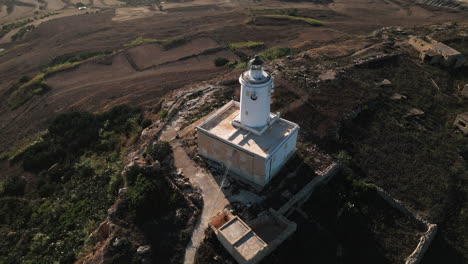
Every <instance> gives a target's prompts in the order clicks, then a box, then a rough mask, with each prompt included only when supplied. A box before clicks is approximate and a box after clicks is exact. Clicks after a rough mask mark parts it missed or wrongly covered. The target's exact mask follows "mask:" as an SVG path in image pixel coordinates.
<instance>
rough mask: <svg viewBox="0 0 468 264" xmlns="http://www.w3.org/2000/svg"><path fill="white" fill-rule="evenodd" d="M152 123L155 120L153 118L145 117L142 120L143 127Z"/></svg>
mask: <svg viewBox="0 0 468 264" xmlns="http://www.w3.org/2000/svg"><path fill="white" fill-rule="evenodd" d="M152 123H153V121H151V119H148V118H145V119H143V121H142V122H141V127H142V128H143V129H145V128H147V127H149V126H151V124H152Z"/></svg>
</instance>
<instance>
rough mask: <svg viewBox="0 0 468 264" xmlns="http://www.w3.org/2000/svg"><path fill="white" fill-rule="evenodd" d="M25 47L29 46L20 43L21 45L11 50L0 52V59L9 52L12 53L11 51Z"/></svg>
mask: <svg viewBox="0 0 468 264" xmlns="http://www.w3.org/2000/svg"><path fill="white" fill-rule="evenodd" d="M27 45H29V44H28V43H22V44H18V45H15V46H13V47H12V48H9V49H6V50H4V51H0V57H1V56H3V55H5V54H7V53H9V52H11V51H13V50H15V49H18V48H21V47H24V46H27Z"/></svg>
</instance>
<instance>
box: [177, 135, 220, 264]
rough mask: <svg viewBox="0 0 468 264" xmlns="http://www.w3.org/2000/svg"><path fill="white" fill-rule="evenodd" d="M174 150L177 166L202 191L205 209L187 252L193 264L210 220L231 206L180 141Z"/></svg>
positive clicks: (217, 186) (186, 257)
mask: <svg viewBox="0 0 468 264" xmlns="http://www.w3.org/2000/svg"><path fill="white" fill-rule="evenodd" d="M171 146H172V149H173V150H174V160H175V166H176V167H177V168H178V169H181V170H182V172H183V173H184V175H185V176H186V177H188V178H189V180H190V183H191V184H192V185H194V186H196V187H198V188H199V189H200V190H201V191H202V196H203V203H204V204H203V209H202V213H201V216H200V218H199V219H198V221H197V223H196V225H195V229H194V231H193V234H192V238H191V239H190V242H189V244H188V245H187V249H186V251H185V260H184V263H185V264H192V263H194V260H195V253H196V250H197V248H198V247H199V245H200V244H201V242H202V241H203V239H204V238H205V230H206V228H207V227H208V224H209V222H210V219H211V218H212V217H213V216H214V215H215V214H216V213H218V212H219V211H221V210H222V209H224V207H225V206H226V205H228V204H229V202H228V200H227V199H226V197H225V196H224V193H223V192H222V191H220V190H219V188H220V186H219V185H218V184H217V183H216V181H215V180H214V178H213V176H212V175H211V173H210V172H208V171H206V170H204V169H202V168H200V167H198V166H197V165H196V164H195V163H194V162H193V160H191V159H190V158H189V157H188V156H187V153H185V151H184V149H183V148H182V146H181V145H180V142H179V141H178V140H174V141H171Z"/></svg>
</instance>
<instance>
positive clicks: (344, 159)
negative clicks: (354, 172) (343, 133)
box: [336, 150, 353, 166]
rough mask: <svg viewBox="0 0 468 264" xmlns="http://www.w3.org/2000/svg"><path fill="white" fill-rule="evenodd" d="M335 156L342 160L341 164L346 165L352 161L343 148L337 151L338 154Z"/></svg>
mask: <svg viewBox="0 0 468 264" xmlns="http://www.w3.org/2000/svg"><path fill="white" fill-rule="evenodd" d="M336 158H337V159H338V160H339V161H340V162H342V163H343V164H345V165H348V166H349V165H350V164H351V161H352V159H353V158H352V157H351V156H350V155H349V153H348V152H347V151H344V150H342V151H340V152H339V153H338V155H337V156H336Z"/></svg>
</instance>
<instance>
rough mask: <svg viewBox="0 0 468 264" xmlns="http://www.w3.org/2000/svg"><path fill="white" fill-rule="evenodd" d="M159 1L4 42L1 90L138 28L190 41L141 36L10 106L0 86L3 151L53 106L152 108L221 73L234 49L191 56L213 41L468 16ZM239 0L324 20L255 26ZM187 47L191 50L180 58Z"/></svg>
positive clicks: (58, 22) (325, 34)
mask: <svg viewBox="0 0 468 264" xmlns="http://www.w3.org/2000/svg"><path fill="white" fill-rule="evenodd" d="M208 7H209V8H208ZM165 8H166V12H167V13H166V14H155V15H152V16H148V17H144V18H136V19H131V20H127V21H122V22H119V21H112V19H113V17H114V16H115V11H114V10H107V11H104V12H101V13H98V14H81V15H74V16H68V17H62V18H56V19H51V20H49V21H46V22H44V23H41V24H40V25H39V26H38V27H37V28H36V29H35V30H33V31H32V32H30V33H28V34H26V37H25V39H24V40H22V41H21V42H18V43H14V44H2V45H0V48H5V49H6V50H7V51H8V50H9V49H10V48H12V47H13V46H14V45H16V44H21V43H23V44H26V45H24V46H22V47H17V48H16V49H14V50H12V51H11V52H8V53H6V54H5V55H3V56H2V57H1V62H0V93H3V92H4V91H5V90H6V89H8V88H9V87H10V86H11V85H12V84H13V83H14V82H15V81H17V80H18V79H19V77H20V76H22V75H29V76H34V75H35V74H37V73H38V70H39V69H40V68H42V67H46V66H47V65H48V64H49V63H50V62H51V60H52V59H54V58H55V57H57V56H60V55H64V54H70V53H75V54H79V53H84V52H89V51H104V50H111V51H112V50H118V49H121V48H122V47H123V46H124V44H126V43H129V42H130V41H132V40H134V39H135V38H136V37H138V36H142V37H145V38H155V39H168V38H173V37H184V38H185V39H186V40H188V41H189V42H188V43H187V44H186V45H184V46H180V47H177V48H174V49H169V50H167V51H166V50H163V49H162V48H161V47H159V46H158V45H154V44H150V45H143V46H140V47H135V48H132V49H130V50H127V51H124V52H122V53H119V54H116V55H114V56H113V57H112V58H111V59H110V61H111V64H110V65H106V64H103V63H99V62H96V61H91V62H87V63H85V64H83V65H82V66H80V67H78V68H77V69H75V70H72V71H67V72H62V73H58V74H56V75H54V76H52V77H50V78H48V79H47V83H48V84H49V85H50V86H51V87H52V90H51V91H50V92H48V93H47V94H45V95H43V96H36V97H34V98H33V99H32V100H30V101H29V102H28V103H26V104H25V105H23V106H22V107H19V108H18V109H16V110H13V111H12V110H11V109H9V108H8V107H7V105H6V100H5V98H4V95H0V97H1V103H0V130H1V132H0V133H1V137H0V151H3V150H5V149H6V148H8V147H9V146H11V145H12V144H13V142H15V141H16V140H18V139H21V138H23V137H24V136H25V135H28V134H30V133H32V132H34V131H37V130H38V129H43V128H44V127H45V125H46V122H47V120H50V119H51V118H52V117H53V116H55V115H56V114H57V113H60V112H63V111H68V110H70V109H72V108H75V109H81V110H90V111H102V110H105V109H108V108H109V107H111V106H113V105H117V104H122V103H130V104H133V105H141V106H146V107H156V104H157V103H158V102H159V101H160V98H161V97H162V96H163V95H164V94H166V93H167V92H169V91H173V90H175V89H179V88H182V87H184V86H185V85H188V84H194V83H197V82H201V81H206V80H212V79H217V80H222V79H224V77H223V76H224V75H225V74H227V73H230V71H231V69H229V68H226V67H221V68H216V67H214V65H213V60H214V59H215V58H216V57H226V58H229V59H231V60H235V59H237V56H236V55H234V54H233V53H232V52H230V51H228V50H224V51H219V52H218V53H216V54H206V55H198V56H197V54H199V53H201V52H203V51H205V50H207V49H210V48H213V47H218V46H219V47H223V46H226V45H227V44H228V43H231V42H241V41H248V40H252V41H262V42H265V45H266V47H272V46H288V47H293V48H296V49H301V50H303V49H309V48H314V47H320V46H324V45H326V44H330V43H333V44H335V45H337V46H339V45H340V43H347V42H345V41H346V40H350V39H355V38H356V36H361V35H367V34H369V33H370V32H372V31H373V30H375V29H378V28H381V27H383V26H415V25H424V24H434V23H441V22H453V21H460V22H463V21H465V22H466V21H468V18H467V17H466V16H465V14H462V13H456V12H454V11H451V10H448V9H435V8H431V9H425V8H424V7H422V6H415V5H412V4H411V3H409V2H408V3H406V2H404V3H399V2H389V1H385V0H377V1H374V2H372V3H368V1H364V0H358V1H357V2H352V3H350V2H346V1H344V2H335V3H333V4H330V5H328V6H324V5H315V4H313V3H283V2H274V1H273V2H268V3H242V5H238V4H236V3H224V2H218V1H213V0H200V1H192V2H185V3H171V4H167V5H166V6H165ZM245 8H260V9H262V8H263V9H264V8H283V9H284V8H298V9H299V10H300V15H301V16H306V17H312V18H317V19H320V20H323V21H325V22H326V23H327V24H326V25H325V26H323V27H312V26H309V25H304V24H297V23H288V24H285V25H283V24H278V22H277V21H271V22H268V23H266V22H265V23H262V25H258V26H256V25H251V24H248V23H246V21H248V19H249V18H250V17H251V15H250V14H249V13H248V12H246V9H245ZM370 9H372V12H370V11H369V10H370ZM281 23H284V22H281ZM187 56H189V57H190V56H193V57H192V58H190V59H184V60H181V58H184V57H187ZM337 92H338V91H337ZM327 100H328V99H327ZM297 107H307V105H305V106H304V105H303V106H300V105H298V106H297Z"/></svg>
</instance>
